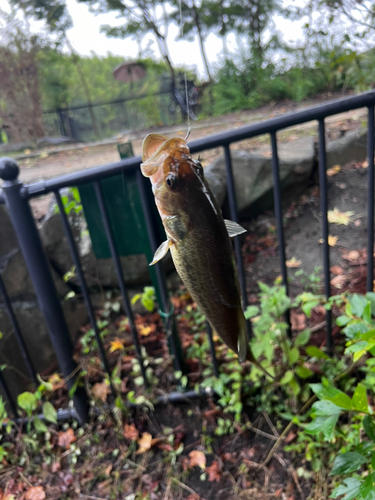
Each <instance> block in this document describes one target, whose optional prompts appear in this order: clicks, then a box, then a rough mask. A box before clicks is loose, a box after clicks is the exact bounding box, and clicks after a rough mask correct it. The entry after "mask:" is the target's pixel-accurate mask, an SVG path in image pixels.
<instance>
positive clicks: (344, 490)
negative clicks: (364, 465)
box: [330, 477, 361, 500]
mask: <svg viewBox="0 0 375 500" xmlns="http://www.w3.org/2000/svg"><path fill="white" fill-rule="evenodd" d="M343 483H344V484H340V486H338V487H337V488H335V489H334V490H333V492H332V495H331V496H330V498H336V497H338V496H341V495H345V496H344V498H343V500H353V499H354V498H355V497H358V495H359V488H360V487H361V482H360V481H359V480H358V479H356V478H355V477H349V478H348V479H344V481H343Z"/></svg>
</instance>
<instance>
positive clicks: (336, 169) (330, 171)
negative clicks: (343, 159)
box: [327, 165, 341, 177]
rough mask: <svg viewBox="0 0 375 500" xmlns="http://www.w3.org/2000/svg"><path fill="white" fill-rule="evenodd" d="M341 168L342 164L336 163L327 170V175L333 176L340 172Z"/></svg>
mask: <svg viewBox="0 0 375 500" xmlns="http://www.w3.org/2000/svg"><path fill="white" fill-rule="evenodd" d="M340 170H341V167H340V165H334V166H333V167H331V168H329V169H328V170H327V175H328V177H333V176H334V175H336V174H338V173H339V172H340Z"/></svg>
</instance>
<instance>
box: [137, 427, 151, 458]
mask: <svg viewBox="0 0 375 500" xmlns="http://www.w3.org/2000/svg"><path fill="white" fill-rule="evenodd" d="M138 445H139V448H138V450H137V451H136V454H137V455H140V454H141V453H144V452H145V451H148V450H149V449H150V448H151V445H152V436H151V434H150V433H149V432H144V433H143V434H142V437H141V438H140V439H138Z"/></svg>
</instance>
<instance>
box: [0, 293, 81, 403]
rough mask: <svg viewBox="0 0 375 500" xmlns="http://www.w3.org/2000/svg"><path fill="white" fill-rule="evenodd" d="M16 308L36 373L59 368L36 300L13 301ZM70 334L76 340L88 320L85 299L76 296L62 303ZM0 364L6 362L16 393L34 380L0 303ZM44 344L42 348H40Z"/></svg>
mask: <svg viewBox="0 0 375 500" xmlns="http://www.w3.org/2000/svg"><path fill="white" fill-rule="evenodd" d="M12 305H13V310H14V313H15V315H16V317H17V321H18V324H19V326H20V330H21V332H22V336H23V338H24V341H25V343H26V346H27V349H28V351H29V354H30V357H31V360H32V362H33V365H34V367H35V370H36V372H37V373H43V372H44V371H45V370H48V371H49V372H51V370H52V369H58V366H57V359H56V355H55V352H54V350H53V347H52V343H51V340H50V337H49V334H48V330H47V327H46V324H45V321H44V317H43V315H42V313H41V311H40V309H39V307H38V304H37V303H36V302H25V301H23V302H14V303H13V304H12ZM62 306H63V310H64V314H65V318H66V321H67V324H68V328H69V333H70V335H71V337H72V338H73V339H74V338H76V337H77V332H78V331H79V328H80V327H81V326H82V325H84V324H86V323H87V321H88V317H87V311H86V308H85V307H84V306H83V305H82V301H81V300H78V299H73V300H69V301H64V302H63V303H62ZM0 330H1V332H2V337H1V339H0V364H5V365H7V369H6V370H5V371H4V374H5V377H6V381H7V383H8V385H9V388H10V390H11V392H12V393H13V394H14V395H15V396H16V395H17V394H19V393H20V392H22V391H25V390H27V388H28V386H29V385H30V383H31V382H32V381H31V380H30V377H29V373H28V372H27V369H26V366H25V362H24V360H23V357H22V354H21V351H20V349H19V346H18V342H17V339H16V337H15V335H14V331H13V327H12V325H11V322H10V320H9V317H8V313H7V310H6V309H5V307H4V306H1V305H0ZM41 346H42V348H41Z"/></svg>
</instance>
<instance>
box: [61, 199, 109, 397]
mask: <svg viewBox="0 0 375 500" xmlns="http://www.w3.org/2000/svg"><path fill="white" fill-rule="evenodd" d="M54 195H55V198H56V201H57V206H58V207H59V210H60V217H61V221H62V224H63V227H64V231H65V234H66V237H67V239H68V243H69V248H70V253H71V254H72V258H73V262H74V265H75V266H76V271H77V275H78V279H79V282H80V284H81V289H82V295H83V298H84V300H85V304H86V308H87V311H88V313H89V318H90V323H91V325H92V328H93V330H94V334H95V339H96V342H97V344H98V348H99V353H100V357H101V360H102V364H103V367H104V369H105V371H106V372H107V374H108V376H109V380H110V384H111V390H112V394H113V395H114V396H116V391H115V388H114V387H113V384H112V379H111V371H110V366H109V363H108V359H107V356H106V353H105V351H104V347H103V342H102V339H101V337H100V332H99V329H98V326H97V324H96V320H95V312H94V308H93V307H92V302H91V299H90V292H89V290H88V288H87V283H86V280H85V275H84V273H83V269H82V265H81V260H80V258H79V255H78V250H77V246H76V244H75V242H74V237H73V234H72V230H71V227H70V224H69V221H68V217H67V216H66V213H65V210H64V205H63V203H62V200H61V196H60V193H59V192H58V191H55V192H54Z"/></svg>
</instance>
